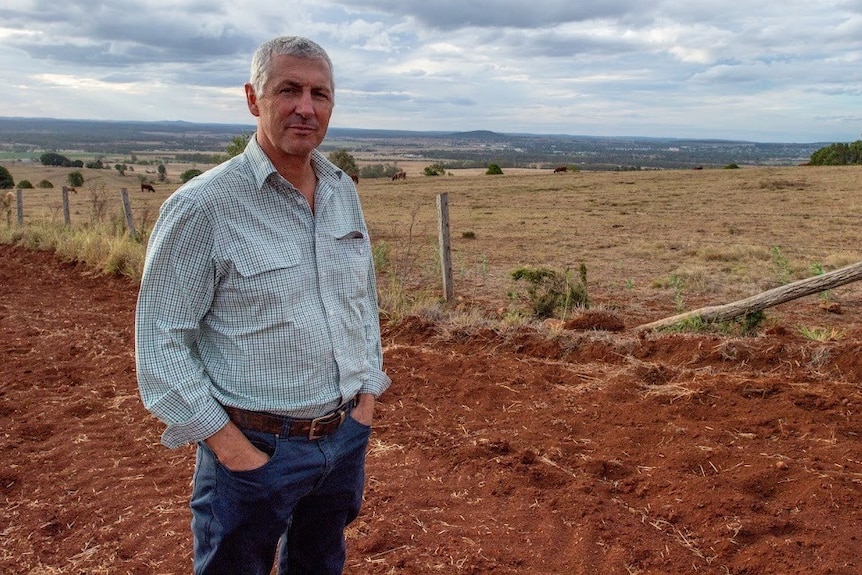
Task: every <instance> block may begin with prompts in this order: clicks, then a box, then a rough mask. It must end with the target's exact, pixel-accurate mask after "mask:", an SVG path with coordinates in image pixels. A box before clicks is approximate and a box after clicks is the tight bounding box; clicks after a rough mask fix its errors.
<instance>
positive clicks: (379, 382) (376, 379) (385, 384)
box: [359, 370, 392, 397]
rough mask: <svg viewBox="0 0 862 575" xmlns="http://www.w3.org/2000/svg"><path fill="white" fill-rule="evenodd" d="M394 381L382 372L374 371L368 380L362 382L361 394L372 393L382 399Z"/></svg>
mask: <svg viewBox="0 0 862 575" xmlns="http://www.w3.org/2000/svg"><path fill="white" fill-rule="evenodd" d="M391 383H392V380H391V379H389V376H388V375H386V374H385V373H383V372H382V371H377V370H375V371H372V372H371V373H370V374H369V375H368V379H366V380H365V381H363V382H362V387H360V388H359V393H370V394H371V395H373V396H374V397H380V396H381V395H382V394H383V392H384V391H386V390H387V389H388V388H389V385H390V384H391Z"/></svg>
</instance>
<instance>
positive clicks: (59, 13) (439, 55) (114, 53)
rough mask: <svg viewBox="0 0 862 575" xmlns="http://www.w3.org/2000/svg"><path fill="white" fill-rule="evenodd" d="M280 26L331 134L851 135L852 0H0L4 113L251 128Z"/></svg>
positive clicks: (857, 110)
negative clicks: (332, 101) (253, 75)
mask: <svg viewBox="0 0 862 575" xmlns="http://www.w3.org/2000/svg"><path fill="white" fill-rule="evenodd" d="M285 34H299V35H304V36H308V37H310V38H312V39H314V40H316V41H317V42H318V43H320V44H321V45H323V47H324V48H326V49H327V51H329V53H330V56H331V57H332V60H333V61H334V63H335V76H336V85H337V86H336V110H335V113H334V116H333V120H332V124H331V125H333V126H338V127H349V128H396V129H407V130H443V131H449V130H452V131H456V130H457V131H460V130H493V131H497V132H509V133H511V132H529V133H543V134H545V133H563V134H578V135H594V136H666V137H695V138H725V139H745V140H753V141H760V142H839V141H841V142H850V141H855V140H858V139H860V138H862V2H860V1H859V0H818V1H817V2H814V1H812V0H760V1H758V2H752V1H746V2H742V1H740V0H649V1H644V0H497V1H493V0H355V1H333V0H259V1H257V2H249V1H246V0H233V1H219V0H207V1H204V0H135V1H134V2H132V1H130V0H113V1H111V2H96V1H89V0H66V1H63V2H56V1H54V0H51V1H48V0H3V2H2V5H0V85H2V86H3V88H2V90H0V116H16V117H54V118H77V119H105V120H185V121H190V122H219V123H242V124H253V122H254V118H253V117H252V116H250V114H249V113H248V109H247V108H246V105H245V100H244V95H243V89H242V86H243V83H244V82H245V81H246V80H247V79H248V67H249V61H250V59H251V55H252V53H253V52H254V49H255V48H256V47H257V45H258V44H260V43H261V42H263V41H265V40H268V39H269V38H271V37H274V36H278V35H285Z"/></svg>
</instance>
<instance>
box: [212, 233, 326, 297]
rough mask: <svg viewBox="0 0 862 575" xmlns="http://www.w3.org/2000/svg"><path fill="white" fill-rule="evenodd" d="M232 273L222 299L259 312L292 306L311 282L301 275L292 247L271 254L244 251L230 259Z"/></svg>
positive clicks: (281, 248)
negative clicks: (232, 268)
mask: <svg viewBox="0 0 862 575" xmlns="http://www.w3.org/2000/svg"><path fill="white" fill-rule="evenodd" d="M233 265H234V269H235V270H236V273H235V274H232V277H231V279H230V281H229V282H228V283H227V285H225V286H223V291H222V295H224V296H226V297H227V298H228V299H229V300H231V301H232V303H235V304H237V305H238V306H254V307H256V308H257V309H258V311H260V312H266V311H272V312H278V311H279V310H281V311H283V310H284V306H286V305H290V304H292V303H296V302H297V301H298V299H299V298H300V297H301V294H302V293H303V290H305V289H307V287H308V286H306V285H305V284H306V283H308V282H310V281H311V278H310V277H308V276H309V274H307V273H306V274H303V272H302V269H303V267H302V256H301V254H300V253H299V251H298V250H297V249H296V248H295V246H290V245H288V246H280V247H279V248H278V249H272V250H262V249H255V250H247V251H244V252H240V253H238V254H237V255H235V256H234V257H233Z"/></svg>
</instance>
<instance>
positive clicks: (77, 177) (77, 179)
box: [66, 172, 84, 188]
mask: <svg viewBox="0 0 862 575" xmlns="http://www.w3.org/2000/svg"><path fill="white" fill-rule="evenodd" d="M66 181H67V182H69V185H70V186H72V187H73V188H77V187H78V186H83V185H84V176H83V174H81V172H70V173H69V175H68V176H66Z"/></svg>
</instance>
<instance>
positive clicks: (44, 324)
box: [0, 246, 862, 575]
mask: <svg viewBox="0 0 862 575" xmlns="http://www.w3.org/2000/svg"><path fill="white" fill-rule="evenodd" d="M136 289H137V288H136V286H134V285H132V284H131V283H129V282H127V281H124V280H122V279H117V278H109V277H93V276H92V275H90V274H88V273H87V272H86V271H85V270H83V269H81V268H79V267H76V266H73V265H69V264H64V263H62V262H59V261H58V260H56V259H55V258H54V257H53V256H51V255H49V254H46V253H40V252H29V251H25V250H21V249H18V248H12V247H9V246H0V354H2V355H0V357H2V358H3V368H2V370H0V416H2V417H3V421H4V429H3V434H2V435H0V454H2V457H3V460H4V463H5V465H4V466H3V469H2V470H0V496H2V497H3V499H4V501H5V505H4V510H3V515H2V520H3V530H2V539H0V572H3V573H33V574H36V573H74V574H80V573H135V574H149V573H188V572H189V571H190V553H191V541H190V536H189V530H188V522H189V520H190V514H189V511H188V504H187V499H188V492H189V482H190V479H191V473H192V466H193V459H194V450H193V448H191V447H187V448H181V449H179V450H176V451H168V450H166V449H164V448H162V447H161V446H160V445H159V444H158V438H159V433H160V431H161V428H160V425H159V424H158V423H157V422H156V421H155V420H154V419H153V418H152V417H150V416H149V414H147V413H146V412H145V410H144V409H143V408H142V406H141V404H140V401H139V399H138V396H137V389H136V384H135V377H134V356H133V339H132V327H133V310H134V303H135V296H136ZM801 313H802V312H801ZM804 313H809V312H804ZM810 313H817V311H816V310H814V309H812V310H811V311H810ZM847 313H848V312H845V316H846V315H847ZM616 319H620V321H622V320H623V319H624V318H622V317H620V318H616V317H599V316H593V317H592V319H591V320H590V322H587V320H586V319H584V320H582V321H583V322H584V323H582V324H581V323H573V324H572V326H571V328H570V329H562V330H552V331H549V330H547V329H539V328H537V329H526V328H525V329H522V330H515V331H507V332H504V333H497V332H495V331H493V330H490V329H475V330H471V329H462V330H452V329H442V328H441V327H440V326H436V325H434V324H433V323H428V322H426V321H423V320H421V319H419V318H411V319H409V320H406V321H404V322H401V323H399V324H397V325H386V326H384V345H385V360H386V369H387V371H388V373H389V374H390V375H391V377H392V379H393V382H394V383H393V386H392V388H391V390H390V391H389V392H387V394H386V396H385V397H384V398H383V401H382V403H381V405H380V409H379V412H378V416H377V422H376V426H375V429H376V430H375V434H374V436H373V437H372V442H371V446H370V450H369V455H368V489H367V493H366V502H365V508H364V510H363V514H362V515H361V517H360V519H359V520H357V522H356V523H355V524H354V525H353V526H351V528H350V531H349V559H348V567H347V572H348V573H355V574H359V573H363V574H364V573H379V574H384V573H386V574H388V573H405V574H412V573H415V574H418V573H512V574H515V573H517V574H530V573H536V574H539V573H541V574H548V573H560V574H602V575H614V574H621V575H623V574H625V575H630V574H635V573H636V574H668V573H693V572H696V573H704V574H715V575H726V574H728V573H732V574H737V575H742V574H754V573H757V574H761V573H783V574H792V573H824V574H825V573H830V574H848V575H849V574H856V573H859V572H860V571H862V562H860V559H859V557H860V553H862V543H860V538H859V537H858V536H857V533H859V532H860V528H862V511H860V509H862V506H860V501H862V455H860V454H862V445H860V441H862V440H860V437H862V424H860V423H859V417H858V412H859V411H860V409H862V396H860V390H859V386H858V382H859V380H860V376H862V353H860V351H862V350H860V343H859V342H860V335H862V330H860V327H859V326H858V325H856V324H854V323H852V322H848V324H847V328H846V331H845V333H844V337H843V338H841V339H840V340H839V341H831V342H816V341H810V340H808V339H805V338H804V337H802V336H801V335H800V334H799V333H798V332H797V331H795V330H793V329H788V328H781V327H780V326H775V327H772V328H771V329H770V330H769V331H768V332H766V333H764V334H763V335H760V336H757V337H751V338H722V337H718V336H714V335H656V334H646V335H643V336H636V335H633V334H631V333H627V332H626V331H625V330H621V331H620V330H617V329H613V330H611V329H609V327H610V326H616V325H619V324H618V323H617V322H616ZM588 324H589V325H590V327H587V325H588ZM600 326H604V327H600ZM565 327H570V326H565Z"/></svg>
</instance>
